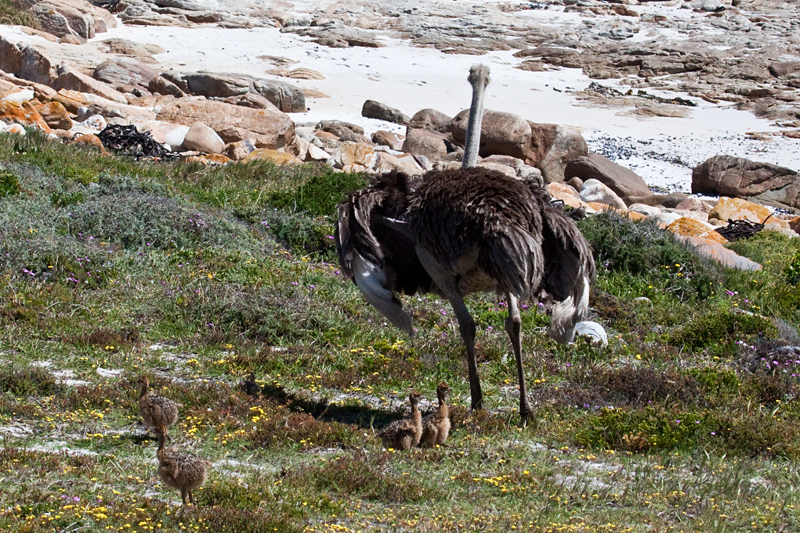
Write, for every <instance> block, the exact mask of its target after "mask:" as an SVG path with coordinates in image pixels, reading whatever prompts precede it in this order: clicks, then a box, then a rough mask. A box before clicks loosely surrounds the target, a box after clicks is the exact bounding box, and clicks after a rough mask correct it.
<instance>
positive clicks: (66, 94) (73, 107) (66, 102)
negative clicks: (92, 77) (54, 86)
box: [53, 89, 86, 113]
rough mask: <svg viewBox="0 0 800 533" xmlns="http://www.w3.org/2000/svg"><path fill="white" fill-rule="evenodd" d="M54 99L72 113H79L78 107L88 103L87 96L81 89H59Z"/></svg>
mask: <svg viewBox="0 0 800 533" xmlns="http://www.w3.org/2000/svg"><path fill="white" fill-rule="evenodd" d="M53 100H55V101H56V102H58V103H60V104H61V105H63V106H64V108H65V109H66V110H67V111H69V112H70V113H77V112H78V108H79V107H82V106H84V105H85V104H86V98H85V96H84V95H83V93H82V92H80V91H70V90H68V89H61V90H60V91H58V92H57V93H56V94H55V96H54V97H53Z"/></svg>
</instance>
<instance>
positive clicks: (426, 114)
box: [408, 109, 453, 133]
mask: <svg viewBox="0 0 800 533" xmlns="http://www.w3.org/2000/svg"><path fill="white" fill-rule="evenodd" d="M452 122H453V119H452V118H451V117H449V116H448V115H445V114H444V113H442V112H440V111H436V110H435V109H423V110H422V111H417V113H416V114H415V115H414V116H413V117H411V120H410V121H409V122H408V127H409V128H414V129H422V130H431V131H438V132H439V133H450V130H451V125H452Z"/></svg>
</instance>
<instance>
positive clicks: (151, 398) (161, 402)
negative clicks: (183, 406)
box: [137, 376, 178, 430]
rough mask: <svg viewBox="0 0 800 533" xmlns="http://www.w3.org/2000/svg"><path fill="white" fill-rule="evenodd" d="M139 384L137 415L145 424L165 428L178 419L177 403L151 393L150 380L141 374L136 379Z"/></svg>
mask: <svg viewBox="0 0 800 533" xmlns="http://www.w3.org/2000/svg"><path fill="white" fill-rule="evenodd" d="M137 383H138V384H139V415H140V416H141V417H142V420H144V424H145V426H148V427H153V428H156V429H158V428H160V427H163V428H164V429H165V430H166V428H168V427H169V426H171V425H173V424H174V423H175V422H176V421H177V420H178V404H177V403H175V402H173V401H172V400H170V399H169V398H164V397H163V396H158V395H155V394H151V393H150V391H149V388H150V380H148V379H147V377H146V376H142V377H140V378H139V380H138V381H137Z"/></svg>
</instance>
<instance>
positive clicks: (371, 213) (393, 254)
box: [334, 65, 595, 418]
mask: <svg viewBox="0 0 800 533" xmlns="http://www.w3.org/2000/svg"><path fill="white" fill-rule="evenodd" d="M488 75H489V71H488V69H487V68H486V67H484V66H480V65H477V66H473V68H472V70H471V73H470V82H471V83H473V90H474V91H475V92H474V94H477V97H475V98H473V103H472V107H471V108H470V120H469V123H470V131H468V132H467V144H468V146H466V147H465V153H475V149H476V147H475V146H474V145H475V143H477V142H479V140H480V134H479V132H480V130H481V120H480V119H481V116H482V112H481V110H482V109H483V103H482V96H483V88H484V87H485V83H484V82H483V81H481V80H486V82H488ZM473 119H474V120H473ZM476 132H478V133H476ZM470 166H471V163H470V162H468V161H467V162H465V165H464V168H461V169H457V170H441V171H431V172H428V173H426V174H425V175H423V176H420V177H410V176H407V175H405V174H401V173H397V172H394V173H390V174H388V175H383V176H380V177H378V178H376V180H375V181H374V182H373V183H372V184H371V185H369V186H368V187H366V188H364V189H361V190H360V191H356V192H354V193H352V194H351V195H350V196H349V197H348V198H346V199H345V200H344V201H343V202H341V203H340V204H339V206H338V214H339V222H338V225H337V227H336V232H335V236H334V238H335V240H336V247H337V251H338V252H339V262H340V264H341V267H342V272H343V273H344V274H345V275H347V276H349V277H350V278H352V279H353V281H354V282H355V283H356V285H358V288H359V290H360V291H361V293H362V294H363V295H364V297H365V298H366V300H367V301H368V302H369V303H370V304H372V305H373V306H375V308H377V309H378V311H380V312H381V313H382V314H383V315H384V316H385V317H386V318H388V319H389V320H390V321H391V322H392V324H394V325H395V326H397V327H398V328H400V329H402V330H403V331H405V332H406V333H408V334H409V336H413V335H414V328H413V327H412V325H411V317H410V316H409V315H408V314H407V313H406V312H405V311H404V310H403V306H402V303H401V301H400V299H399V298H398V297H397V293H406V294H414V293H416V292H423V293H424V292H432V293H435V294H440V295H442V296H444V297H445V298H447V299H448V300H449V301H450V304H451V305H452V306H453V311H454V312H455V315H456V318H457V319H458V325H459V330H460V332H461V338H462V340H463V341H464V344H465V345H466V349H467V367H468V369H469V383H470V393H471V395H472V408H473V409H480V408H481V407H482V406H483V395H482V393H481V386H480V380H479V378H478V365H477V362H476V359H475V321H474V320H473V318H472V316H470V314H469V311H468V310H467V307H466V305H465V304H464V297H465V296H466V295H467V294H470V293H472V292H484V291H491V292H497V293H500V294H504V295H505V297H506V301H507V303H508V319H507V320H506V332H507V333H508V336H509V338H510V339H511V345H512V348H513V350H514V355H515V357H516V360H517V375H518V379H519V390H520V414H521V416H522V417H523V418H527V417H528V416H530V414H531V408H530V404H529V403H528V398H527V393H526V389H525V377H524V373H523V368H522V347H521V343H520V329H521V324H522V319H521V318H520V311H519V301H520V300H523V299H524V300H533V301H538V302H540V303H542V304H544V305H545V306H546V307H547V308H548V310H549V311H550V313H551V317H552V318H551V320H550V328H549V330H548V333H549V334H550V336H551V337H553V338H554V339H555V340H557V341H558V342H562V343H566V342H570V341H572V339H573V337H574V335H575V327H576V325H577V324H578V322H580V321H581V320H583V316H584V315H585V313H586V310H587V309H588V306H589V283H590V281H591V280H592V279H594V268H595V267H594V259H593V258H592V254H591V250H590V248H589V244H588V243H587V242H586V239H584V238H583V235H581V233H580V231H578V228H577V227H576V226H575V224H574V222H573V221H572V220H571V219H569V217H567V216H566V215H565V214H564V212H563V210H561V209H559V208H557V207H553V206H552V205H551V204H550V196H549V194H548V193H547V191H546V190H545V189H543V188H542V187H541V186H539V184H538V183H535V182H532V181H523V180H518V179H515V178H510V177H508V176H506V175H505V174H502V173H500V172H497V171H493V170H488V169H485V168H470Z"/></svg>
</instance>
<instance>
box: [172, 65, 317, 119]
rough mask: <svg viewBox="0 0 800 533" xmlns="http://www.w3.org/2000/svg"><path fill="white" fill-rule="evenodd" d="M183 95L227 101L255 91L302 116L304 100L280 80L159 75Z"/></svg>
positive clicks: (227, 76)
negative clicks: (175, 86) (177, 88)
mask: <svg viewBox="0 0 800 533" xmlns="http://www.w3.org/2000/svg"><path fill="white" fill-rule="evenodd" d="M162 75H163V76H164V77H165V78H166V79H168V80H169V81H171V82H172V83H174V84H175V85H177V86H178V87H179V88H180V89H181V90H182V91H183V92H186V93H190V94H194V95H199V96H205V97H207V98H228V97H232V96H240V95H244V94H246V93H248V92H251V91H252V92H256V93H258V94H260V95H261V96H263V97H264V98H266V99H267V100H269V101H270V102H272V104H273V105H275V106H276V107H277V108H278V109H280V110H281V111H283V112H284V113H304V112H305V111H307V108H306V97H305V94H304V93H303V91H302V90H301V89H299V88H297V87H294V86H292V85H289V84H288V83H285V82H282V81H274V80H263V79H256V78H252V77H250V76H239V75H236V74H216V73H211V72H202V71H201V72H195V73H191V74H181V75H174V74H167V73H165V74H162Z"/></svg>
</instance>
